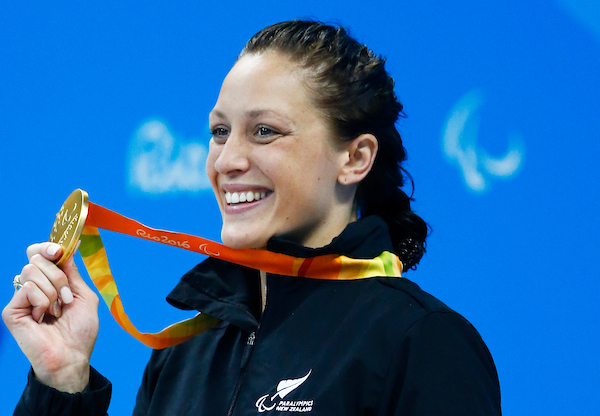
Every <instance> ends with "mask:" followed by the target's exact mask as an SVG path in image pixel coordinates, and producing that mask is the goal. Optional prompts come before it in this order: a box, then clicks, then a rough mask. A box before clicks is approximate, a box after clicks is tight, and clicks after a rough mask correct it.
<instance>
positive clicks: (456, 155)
mask: <svg viewBox="0 0 600 416" xmlns="http://www.w3.org/2000/svg"><path fill="white" fill-rule="evenodd" d="M482 104H483V94H482V93H481V91H479V90H472V91H470V92H468V93H467V94H465V95H464V96H463V97H462V98H461V99H460V100H459V101H458V102H457V103H456V104H455V105H454V107H453V108H452V110H451V111H450V116H449V117H448V120H447V122H446V126H445V129H444V133H443V140H442V141H443V146H444V153H445V154H446V156H447V157H448V159H449V160H450V161H451V162H452V163H454V164H456V165H457V166H458V167H459V168H460V170H461V172H462V175H463V177H464V180H465V183H466V185H467V186H468V187H469V188H470V189H472V190H473V191H475V192H482V191H485V190H486V189H487V188H488V186H489V178H490V177H495V178H509V177H511V176H513V175H515V174H516V173H517V171H518V170H519V168H520V167H521V165H522V163H523V156H524V154H525V152H524V150H525V147H524V145H523V140H522V138H521V136H520V135H519V134H517V133H512V134H509V136H508V151H507V152H506V154H505V155H504V156H503V157H500V158H494V157H492V156H490V155H489V154H488V153H487V152H486V151H485V150H484V149H483V148H481V146H479V145H478V144H477V136H478V131H477V130H478V127H479V117H478V111H477V110H478V109H479V107H481V105H482Z"/></svg>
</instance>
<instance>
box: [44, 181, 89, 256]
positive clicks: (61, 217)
mask: <svg viewBox="0 0 600 416" xmlns="http://www.w3.org/2000/svg"><path fill="white" fill-rule="evenodd" d="M88 205H89V203H88V194H87V192H85V191H83V190H81V189H76V190H75V191H73V193H72V194H71V195H69V197H68V198H67V200H66V201H65V202H64V204H63V205H62V207H61V208H60V211H58V214H56V220H55V221H54V225H53V226H52V231H51V232H50V240H49V241H50V242H52V243H57V244H60V245H61V246H62V248H63V253H62V256H61V257H60V258H59V259H58V260H57V261H56V265H57V266H60V265H61V264H63V263H64V262H66V261H67V260H68V259H69V257H71V255H72V254H73V252H74V251H75V249H76V248H77V243H78V242H79V237H80V236H81V232H82V231H83V226H84V224H85V220H86V218H87V214H88Z"/></svg>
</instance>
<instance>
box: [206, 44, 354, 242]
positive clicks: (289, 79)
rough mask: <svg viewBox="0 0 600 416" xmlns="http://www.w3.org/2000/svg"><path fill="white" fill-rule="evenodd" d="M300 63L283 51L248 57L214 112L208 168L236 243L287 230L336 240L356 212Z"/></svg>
mask: <svg viewBox="0 0 600 416" xmlns="http://www.w3.org/2000/svg"><path fill="white" fill-rule="evenodd" d="M302 71H304V70H303V69H298V68H297V67H296V66H295V65H294V64H293V63H291V62H290V61H289V60H288V59H287V58H286V57H285V56H284V55H282V54H279V53H274V52H266V53H263V54H259V55H254V54H250V55H246V56H244V57H243V58H241V59H240V60H239V61H238V62H237V63H236V64H235V66H234V67H233V68H232V69H231V71H230V72H229V74H228V75H227V77H226V78H225V80H224V81H223V85H222V87H221V91H220V93H219V98H218V100H217V103H216V105H215V107H214V109H213V110H212V111H211V113H210V120H209V121H210V129H211V131H212V139H211V141H210V148H209V154H208V160H207V163H206V168H207V172H208V176H209V178H210V181H211V183H212V186H213V190H214V192H215V196H216V198H217V202H218V203H219V207H220V209H221V214H222V216H223V228H222V231H221V238H222V240H223V242H224V243H225V244H226V245H228V246H230V247H234V248H260V247H265V245H266V243H267V241H268V240H269V238H271V237H273V236H282V237H285V238H288V239H291V240H292V241H296V242H298V243H300V244H303V245H306V246H309V247H320V246H323V245H326V244H328V243H330V242H331V240H332V239H333V238H334V237H335V236H337V235H338V234H339V233H340V232H341V231H342V230H343V229H344V228H345V226H346V225H347V224H348V222H349V221H350V220H351V217H352V201H351V200H350V201H348V199H349V198H347V197H346V196H345V193H344V192H343V191H341V190H340V188H339V187H340V186H341V185H340V184H339V183H338V176H339V173H340V167H341V166H342V165H343V163H344V161H345V158H346V156H345V153H344V149H343V148H344V146H343V145H339V144H336V141H335V138H334V136H333V134H332V133H331V131H330V130H329V128H328V126H327V124H326V122H325V120H324V118H323V116H322V114H321V113H319V111H318V110H316V109H315V108H314V107H313V105H312V103H311V100H310V98H309V96H308V94H307V91H306V89H305V87H304V85H303V82H304V81H303V80H302V73H303V72H302Z"/></svg>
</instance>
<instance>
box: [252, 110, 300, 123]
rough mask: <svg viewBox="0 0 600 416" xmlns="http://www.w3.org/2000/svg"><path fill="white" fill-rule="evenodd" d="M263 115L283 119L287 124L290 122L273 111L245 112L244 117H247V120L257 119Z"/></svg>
mask: <svg viewBox="0 0 600 416" xmlns="http://www.w3.org/2000/svg"><path fill="white" fill-rule="evenodd" d="M265 115H270V116H275V117H281V118H284V119H285V120H286V121H288V122H291V121H292V120H291V119H290V118H289V117H288V116H286V115H285V114H284V113H281V112H279V111H275V110H270V109H258V110H249V111H246V117H249V118H259V117H261V116H265Z"/></svg>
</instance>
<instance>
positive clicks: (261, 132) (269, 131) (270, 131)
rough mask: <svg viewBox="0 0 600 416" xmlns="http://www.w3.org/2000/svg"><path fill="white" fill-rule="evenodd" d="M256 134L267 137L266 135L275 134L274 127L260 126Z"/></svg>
mask: <svg viewBox="0 0 600 416" xmlns="http://www.w3.org/2000/svg"><path fill="white" fill-rule="evenodd" d="M256 134H257V135H258V136H261V137H265V136H271V135H273V134H275V131H274V130H273V129H270V128H268V127H265V126H260V127H259V128H258V131H257V132H256Z"/></svg>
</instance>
